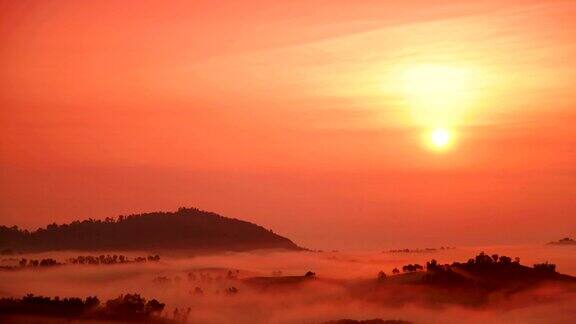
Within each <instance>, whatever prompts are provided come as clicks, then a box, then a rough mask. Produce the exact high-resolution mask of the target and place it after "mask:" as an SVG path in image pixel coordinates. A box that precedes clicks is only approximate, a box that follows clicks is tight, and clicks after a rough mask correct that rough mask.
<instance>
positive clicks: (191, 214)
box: [0, 208, 302, 252]
mask: <svg viewBox="0 0 576 324" xmlns="http://www.w3.org/2000/svg"><path fill="white" fill-rule="evenodd" d="M0 249H3V250H9V249H11V250H15V251H28V252H29V251H51V250H144V249H192V250H206V251H247V250H255V249H289V250H300V249H302V248H300V247H299V246H297V245H296V244H295V243H294V242H292V241H291V240H289V239H288V238H285V237H283V236H280V235H277V234H275V233H273V232H272V231H271V230H268V229H265V228H264V227H261V226H259V225H256V224H253V223H250V222H246V221H242V220H238V219H234V218H228V217H224V216H221V215H218V214H216V213H212V212H207V211H203V210H199V209H196V208H180V209H178V211H176V212H153V213H144V214H134V215H129V216H119V217H118V218H117V219H114V218H106V219H105V220H93V219H88V220H84V221H74V222H72V223H69V224H62V225H57V224H50V225H48V226H46V228H39V229H38V230H36V231H32V232H29V231H27V230H20V229H18V227H16V226H13V227H6V226H0Z"/></svg>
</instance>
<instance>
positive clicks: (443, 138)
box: [428, 128, 452, 150]
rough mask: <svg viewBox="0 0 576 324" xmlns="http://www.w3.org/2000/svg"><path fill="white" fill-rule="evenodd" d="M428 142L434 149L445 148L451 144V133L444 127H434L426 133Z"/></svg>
mask: <svg viewBox="0 0 576 324" xmlns="http://www.w3.org/2000/svg"><path fill="white" fill-rule="evenodd" d="M428 143H429V145H430V147H431V148H433V149H435V150H445V149H447V148H448V147H450V145H451V144H452V133H451V132H450V131H449V130H448V129H446V128H435V129H433V130H432V131H430V133H429V134H428Z"/></svg>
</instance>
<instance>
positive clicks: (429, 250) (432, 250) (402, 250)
mask: <svg viewBox="0 0 576 324" xmlns="http://www.w3.org/2000/svg"><path fill="white" fill-rule="evenodd" d="M453 249H455V247H450V246H441V247H439V248H423V249H393V250H388V253H426V252H437V251H443V250H453Z"/></svg>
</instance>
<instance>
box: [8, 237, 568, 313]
mask: <svg viewBox="0 0 576 324" xmlns="http://www.w3.org/2000/svg"><path fill="white" fill-rule="evenodd" d="M480 251H485V252H486V253H489V254H492V253H498V254H501V255H508V256H511V257H513V258H514V257H520V259H521V263H522V264H525V265H532V264H533V263H537V262H544V261H550V262H552V263H555V264H556V265H557V270H558V271H559V272H561V273H565V274H570V275H576V248H575V247H561V246H560V247H559V246H523V247H474V248H464V247H457V248H455V249H446V250H437V251H434V252H411V253H403V252H386V251H384V252H383V251H377V252H337V251H333V252H264V251H256V252H251V253H223V254H218V255H192V254H190V253H185V252H182V251H180V252H178V253H176V252H163V253H162V252H159V251H152V252H155V253H159V254H160V255H161V260H160V261H159V262H145V263H129V264H115V265H65V266H56V267H47V268H37V269H24V270H17V271H2V272H0V297H21V296H23V295H25V294H27V293H33V294H35V295H45V296H60V297H67V296H77V297H86V296H93V295H96V296H98V297H99V298H100V300H106V299H109V298H113V297H117V296H118V295H120V294H124V293H140V294H142V295H143V296H144V297H146V298H148V299H150V298H156V299H158V300H160V301H161V302H164V303H166V304H167V310H166V313H165V314H166V315H165V316H168V317H172V314H173V310H174V308H176V307H178V308H179V309H180V310H181V311H182V310H185V309H187V308H188V307H190V308H191V312H190V316H189V317H188V322H189V323H321V322H323V321H327V320H334V319H341V318H352V319H369V318H382V319H403V320H407V321H413V322H415V323H430V322H433V323H444V322H448V323H450V322H459V321H460V320H464V319H465V320H466V322H468V323H573V321H574V319H576V296H575V295H573V294H568V295H566V296H563V297H562V298H560V299H559V300H557V301H555V302H553V303H552V302H548V303H546V302H542V303H537V304H534V303H525V300H527V299H530V300H533V299H534V298H533V297H534V296H525V294H533V295H535V296H537V297H538V298H540V297H541V299H542V300H546V298H545V297H546V295H547V294H555V292H554V291H546V290H545V288H541V289H539V290H538V291H533V292H530V293H524V295H523V294H519V295H516V296H514V298H513V300H509V301H506V302H504V303H502V302H500V303H498V304H494V305H491V306H488V307H483V308H481V309H479V308H466V307H456V306H446V307H431V306H430V307H426V306H421V305H420V306H417V305H416V304H413V305H410V304H409V305H404V306H398V307H391V306H382V305H378V304H375V303H370V302H367V301H363V300H362V299H359V298H352V297H351V296H350V295H349V294H348V293H347V291H346V289H345V287H344V285H342V284H341V283H342V280H343V279H345V280H350V281H354V280H358V281H361V280H362V279H371V278H376V276H377V273H378V272H379V271H380V270H383V271H384V272H385V273H386V274H388V275H391V273H392V269H393V268H395V267H398V268H401V267H402V265H404V264H407V263H419V264H425V262H426V261H428V260H430V259H433V258H434V259H436V260H438V261H439V262H440V263H452V262H453V261H462V262H465V261H466V260H467V259H468V258H471V257H473V256H474V255H476V254H477V253H478V252H480ZM100 254H124V255H126V256H128V257H130V258H134V257H137V256H145V255H147V254H149V253H147V252H143V253H135V252H117V251H116V252H105V253H102V252H93V253H87V252H74V251H72V252H46V253H40V254H27V255H14V256H1V257H0V259H2V265H14V264H16V263H17V262H16V261H15V260H14V259H19V258H22V257H24V258H27V259H42V258H48V257H50V258H54V259H56V260H58V261H60V262H64V261H65V260H66V259H68V258H70V257H76V256H78V255H100ZM11 258H12V259H11ZM228 270H233V275H234V276H236V270H239V272H238V278H240V279H242V278H248V277H254V276H273V275H276V276H278V275H282V276H288V275H303V274H304V273H306V272H307V271H309V270H310V271H314V272H315V273H316V275H317V277H318V278H319V279H327V280H315V281H312V282H310V283H307V284H306V285H300V286H298V287H297V288H294V289H281V290H278V291H276V290H274V289H269V290H265V291H262V290H258V289H254V288H253V287H249V286H246V285H245V284H244V283H243V282H241V281H239V280H227V279H226V276H227V273H228ZM190 273H193V275H189V274H190ZM332 279H334V280H332ZM196 287H199V289H201V290H202V292H203V293H198V291H196V292H195V289H196ZM231 287H235V288H237V289H238V293H232V294H231V293H227V292H226V290H227V289H228V288H231ZM407 293H413V294H415V295H416V294H418V291H413V292H407ZM383 298H394V296H383Z"/></svg>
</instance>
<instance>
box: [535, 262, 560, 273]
mask: <svg viewBox="0 0 576 324" xmlns="http://www.w3.org/2000/svg"><path fill="white" fill-rule="evenodd" d="M534 270H537V271H539V272H544V273H555V272H556V265H555V264H553V263H548V261H546V262H544V263H537V264H535V265H534Z"/></svg>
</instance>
